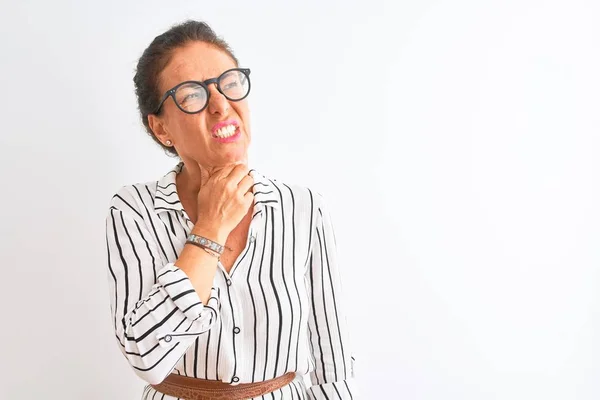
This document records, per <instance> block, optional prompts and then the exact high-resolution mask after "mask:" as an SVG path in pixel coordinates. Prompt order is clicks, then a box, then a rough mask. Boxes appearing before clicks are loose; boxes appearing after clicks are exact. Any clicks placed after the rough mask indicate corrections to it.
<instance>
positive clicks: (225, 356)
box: [106, 162, 358, 400]
mask: <svg viewBox="0 0 600 400" xmlns="http://www.w3.org/2000/svg"><path fill="white" fill-rule="evenodd" d="M182 167H183V163H182V162H180V163H179V164H177V165H176V166H175V168H173V169H172V170H171V171H170V172H169V173H167V174H166V175H165V176H164V177H162V178H161V179H160V180H159V181H154V182H150V183H143V184H134V185H128V186H124V187H122V188H121V189H120V190H119V191H118V192H117V194H115V195H114V196H113V198H112V200H111V202H110V208H109V211H108V215H107V218H106V239H107V253H108V272H107V274H108V281H109V291H110V293H109V294H110V305H111V313H112V317H113V323H114V330H115V336H116V339H117V342H118V346H119V348H120V349H121V352H122V353H123V354H124V356H125V357H126V358H127V360H128V362H129V364H130V365H131V367H132V368H133V370H134V371H135V372H136V374H137V375H138V376H139V377H140V378H142V379H143V380H144V381H146V382H149V383H159V382H161V381H162V380H163V379H164V378H165V377H166V376H167V375H168V374H170V373H175V374H180V375H185V376H190V377H195V378H201V379H211V380H220V381H223V382H226V383H229V384H231V385H236V384H238V383H250V382H259V381H264V380H269V379H273V378H275V377H278V376H281V375H284V374H285V373H287V372H295V373H296V374H297V375H296V378H295V379H294V380H293V381H292V382H291V383H290V384H288V385H287V386H285V387H283V388H281V389H279V390H277V391H275V392H273V393H271V394H268V395H265V396H262V397H259V399H263V398H264V399H271V400H272V399H357V398H358V396H357V389H356V388H355V382H354V372H353V370H354V365H353V364H354V357H353V354H352V352H351V349H350V348H349V333H348V328H347V323H346V317H345V313H344V309H343V304H342V303H343V302H342V301H341V297H342V294H341V293H342V292H341V283H340V277H339V270H338V263H337V256H336V242H335V236H334V231H333V226H332V221H331V216H330V213H329V211H328V208H327V207H326V203H325V202H324V199H323V196H322V195H320V194H318V193H316V192H315V191H313V190H311V189H310V188H306V187H302V186H298V185H287V184H285V183H282V182H279V181H277V180H274V179H268V178H266V177H265V176H263V175H261V174H260V173H259V172H257V171H256V170H251V171H250V174H251V176H252V177H253V178H254V182H255V184H254V186H253V189H252V191H253V193H254V204H253V214H252V220H251V222H250V228H249V233H248V240H247V242H246V246H245V248H244V250H243V251H242V252H241V253H240V255H239V256H238V258H237V259H236V261H235V263H234V264H233V266H232V268H231V270H230V272H229V273H227V272H226V270H225V269H224V267H223V265H222V264H221V263H220V262H219V264H218V268H217V271H216V274H215V278H214V281H213V285H212V290H211V296H210V299H209V300H208V302H207V303H206V304H203V303H202V301H201V300H200V298H199V296H198V295H197V293H196V292H195V290H194V289H193V287H192V284H191V281H190V280H189V279H188V277H187V275H186V274H185V273H184V272H183V271H181V270H180V269H179V268H177V266H176V265H175V264H176V260H177V257H178V255H179V254H180V252H181V250H182V249H183V247H184V245H185V242H186V239H187V236H188V234H189V233H190V232H191V230H192V228H193V227H194V225H193V223H192V222H191V221H190V219H189V217H188V215H187V214H186V212H185V210H184V209H183V206H182V204H181V201H180V200H179V196H178V194H177V188H176V180H175V178H176V174H177V173H179V172H180V171H181V169H182ZM305 374H309V377H310V383H311V384H310V385H306V384H305V380H304V375H305ZM143 399H173V398H172V397H170V396H166V395H163V394H161V393H158V392H156V391H155V390H154V389H153V388H152V387H151V386H150V385H148V386H146V388H145V389H144V393H143ZM173 400H174V399H173Z"/></svg>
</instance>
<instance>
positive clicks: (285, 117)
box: [0, 0, 600, 400]
mask: <svg viewBox="0 0 600 400" xmlns="http://www.w3.org/2000/svg"><path fill="white" fill-rule="evenodd" d="M186 18H196V19H201V20H205V21H207V22H209V23H210V24H211V25H212V26H213V28H214V29H215V30H216V31H217V32H218V33H219V34H220V35H222V36H223V37H224V38H225V39H226V40H228V41H229V42H230V44H231V45H232V46H233V48H234V50H235V52H236V54H237V56H238V57H239V58H240V60H241V64H242V66H246V67H250V68H251V69H252V81H253V92H252V93H251V96H250V104H251V108H252V113H253V114H252V115H253V124H252V126H253V136H254V137H253V143H252V147H251V151H250V163H251V166H253V167H254V168H257V169H259V170H260V171H261V172H263V173H265V174H267V175H269V176H271V177H275V178H276V179H279V180H282V181H285V182H293V183H298V184H303V185H308V186H311V187H313V188H315V189H317V190H319V191H320V192H322V193H323V194H324V195H325V196H326V198H328V199H329V202H330V203H331V205H332V212H333V214H332V215H333V218H334V223H335V225H336V234H337V240H338V245H339V252H340V256H341V259H342V261H343V263H344V264H343V272H342V274H343V275H342V276H343V279H344V291H345V297H346V302H347V303H348V307H347V308H348V310H350V314H349V315H348V320H349V323H350V326H351V329H352V337H353V343H354V346H355V347H356V354H357V371H356V372H357V378H358V381H359V385H360V387H361V391H362V394H363V397H362V398H364V399H414V400H416V399H457V400H458V399H460V400H463V399H464V400H470V399H473V400H481V399H503V400H516V399H527V400H531V399H568V400H573V399H598V398H600V378H599V376H600V345H599V343H600V342H599V340H598V338H599V337H600V212H599V203H600V173H599V172H600V165H599V163H600V161H599V159H600V154H599V153H600V140H599V138H598V136H599V133H600V112H599V111H600V95H599V93H600V28H599V27H600V3H598V2H597V1H595V0H594V1H592V0H590V1H582V0H570V1H547V0H546V1H541V0H540V1H533V0H518V1H517V0H511V1H476V0H471V1H468V0H456V1H449V0H448V1H416V0H414V1H400V2H399V1H388V2H382V1H378V0H370V1H366V2H348V1H344V2H342V1H340V2H333V1H329V2H325V1H303V2H296V3H295V4H294V5H289V4H284V2H275V1H271V2H270V1H265V0H261V1H252V2H250V1H236V2H224V1H212V2H206V1H149V0H145V1H136V2H134V1H98V2H93V3H92V2H88V1H72V2H68V1H56V0H55V1H42V0H37V1H20V2H16V1H15V2H8V1H7V2H5V4H3V5H2V12H1V16H0V45H1V56H0V57H1V60H2V61H1V62H0V68H1V73H0V93H1V96H0V113H1V119H0V122H1V129H2V131H1V133H0V138H1V139H0V140H1V142H0V145H1V146H2V157H1V161H0V171H1V172H0V173H1V174H2V176H1V181H0V184H1V187H2V196H1V197H0V202H1V204H0V212H1V216H0V217H1V221H2V222H1V224H0V238H1V240H0V246H1V250H2V260H3V265H2V271H1V273H2V275H1V290H0V296H2V298H1V304H2V310H1V311H2V313H1V316H2V326H1V328H0V335H1V336H0V354H1V355H0V359H1V361H0V362H1V363H2V367H1V368H2V371H0V372H1V373H0V398H1V399H10V400H12V399H86V400H93V399H102V400H104V399H111V400H112V399H117V400H120V399H124V400H125V399H139V398H140V396H141V388H142V386H143V383H142V382H141V381H140V380H138V378H137V377H136V376H135V374H134V373H133V372H132V370H130V368H129V366H128V365H127V363H126V361H125V359H124V358H123V356H122V355H121V354H120V352H119V349H118V347H117V344H116V339H115V338H114V335H113V333H112V331H111V322H110V315H109V305H108V304H109V296H108V286H107V285H108V280H107V270H106V258H105V257H106V255H105V251H106V250H105V249H106V244H105V238H104V218H105V217H106V214H107V212H108V202H109V200H110V198H111V197H112V195H113V194H114V193H115V191H116V190H117V189H118V188H119V187H120V186H121V185H124V184H129V183H133V182H145V181H150V180H156V179H158V178H159V177H161V176H162V175H163V174H165V173H166V172H167V171H168V170H169V169H170V168H171V167H172V166H173V165H174V164H175V163H176V160H175V159H172V158H169V157H167V156H165V155H164V153H163V152H162V150H160V149H159V148H158V147H157V146H156V145H155V144H154V143H153V142H152V140H151V139H150V138H148V137H147V136H146V134H145V133H144V131H143V130H142V125H141V122H140V119H139V117H138V114H137V110H136V100H135V96H134V91H133V83H132V77H133V74H134V67H135V65H136V62H137V59H138V57H139V56H140V55H141V53H142V51H143V49H144V48H145V47H146V46H147V45H148V44H149V43H150V41H151V40H152V39H153V38H154V37H155V36H156V35H158V34H160V33H162V32H163V31H165V30H166V29H168V27H169V26H170V25H172V24H174V23H177V22H181V21H183V20H184V19H186Z"/></svg>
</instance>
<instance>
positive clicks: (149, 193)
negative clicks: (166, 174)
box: [109, 181, 158, 219]
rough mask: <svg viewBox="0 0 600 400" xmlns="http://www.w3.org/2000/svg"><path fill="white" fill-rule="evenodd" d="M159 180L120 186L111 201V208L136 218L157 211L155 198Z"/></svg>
mask: <svg viewBox="0 0 600 400" xmlns="http://www.w3.org/2000/svg"><path fill="white" fill-rule="evenodd" d="M157 185H158V181H150V182H141V183H134V184H129V185H124V186H122V187H120V188H119V189H118V190H117V191H116V193H115V194H114V195H113V196H112V198H111V200H110V202H109V209H110V210H111V211H112V210H117V211H120V212H122V213H124V214H126V215H131V216H132V217H134V218H136V217H137V218H139V219H145V217H147V215H148V213H150V212H155V209H154V207H155V206H154V199H155V195H156V189H157Z"/></svg>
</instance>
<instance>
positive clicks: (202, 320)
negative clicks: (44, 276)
mask: <svg viewBox="0 0 600 400" xmlns="http://www.w3.org/2000/svg"><path fill="white" fill-rule="evenodd" d="M140 215H141V214H138V213H137V212H135V211H131V210H129V209H128V210H126V211H124V210H120V209H118V208H116V207H115V206H111V208H110V211H109V214H108V216H107V218H106V242H107V253H108V281H109V291H110V306H111V314H112V318H113V323H114V330H115V335H116V339H117V341H118V343H119V347H120V349H121V352H122V353H123V355H124V356H125V357H126V358H127V361H128V362H129V364H130V365H131V367H132V368H133V369H134V371H135V372H136V374H137V375H138V376H139V377H140V378H142V379H143V380H145V381H147V382H149V383H151V384H157V383H160V382H162V381H163V380H164V378H165V377H166V376H167V375H169V374H170V373H171V371H172V370H173V368H174V366H175V365H176V364H177V362H178V361H179V359H180V358H181V357H182V356H183V355H184V353H185V352H186V350H187V349H188V347H189V346H190V345H192V344H193V342H194V341H195V339H196V338H197V337H198V335H200V334H202V333H204V332H206V331H208V330H209V329H210V328H211V327H212V326H213V324H214V323H215V321H216V319H217V312H218V310H219V302H220V300H219V299H220V293H219V290H218V289H215V288H214V287H213V288H212V290H211V296H210V299H209V301H208V303H207V304H203V303H202V301H201V300H200V297H199V296H198V294H197V293H196V291H195V290H194V288H193V286H192V284H191V281H190V280H189V278H188V277H187V275H186V274H185V273H184V272H183V271H182V270H180V269H179V268H177V266H176V265H175V264H174V263H166V264H165V262H164V261H162V260H164V258H163V257H161V254H160V244H159V243H157V241H156V239H155V236H153V235H152V234H151V232H150V230H149V229H148V228H146V224H145V223H144V221H143V220H142V219H141V218H140Z"/></svg>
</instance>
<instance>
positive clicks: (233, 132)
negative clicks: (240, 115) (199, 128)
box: [212, 120, 240, 139]
mask: <svg viewBox="0 0 600 400" xmlns="http://www.w3.org/2000/svg"><path fill="white" fill-rule="evenodd" d="M239 133H240V126H239V124H238V122H237V121H235V120H230V121H223V122H219V123H217V124H215V125H214V126H213V127H212V137H213V139H230V138H233V137H235V136H238V135H239Z"/></svg>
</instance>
